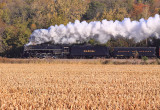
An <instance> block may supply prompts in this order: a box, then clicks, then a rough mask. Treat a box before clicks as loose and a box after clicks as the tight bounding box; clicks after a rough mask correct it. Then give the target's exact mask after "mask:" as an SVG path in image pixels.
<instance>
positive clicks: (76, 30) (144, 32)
mask: <svg viewBox="0 0 160 110" xmlns="http://www.w3.org/2000/svg"><path fill="white" fill-rule="evenodd" d="M111 36H113V37H117V36H122V37H126V38H134V39H135V40H136V41H141V40H144V39H146V38H148V37H150V36H156V37H160V16H159V15H158V14H157V15H155V16H154V17H150V18H148V20H145V19H143V18H142V19H140V20H139V21H131V20H130V18H125V19H124V20H123V21H117V20H116V21H107V20H102V22H100V21H93V22H90V23H87V22H86V21H83V22H80V21H78V20H76V21H75V23H68V24H67V25H66V26H64V25H63V24H61V25H59V26H57V25H55V26H51V27H49V28H48V29H37V30H35V31H34V32H33V33H32V34H31V36H30V39H29V43H28V45H31V44H33V42H34V43H36V44H41V43H45V42H54V43H59V44H63V43H65V44H69V43H76V42H77V41H79V42H84V41H87V40H89V39H91V38H92V39H95V40H97V41H99V42H101V43H105V42H107V41H108V40H109V39H110V37H111Z"/></svg>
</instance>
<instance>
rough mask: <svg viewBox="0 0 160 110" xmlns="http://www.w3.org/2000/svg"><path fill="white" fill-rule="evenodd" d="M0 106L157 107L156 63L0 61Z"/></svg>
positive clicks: (159, 95)
mask: <svg viewBox="0 0 160 110" xmlns="http://www.w3.org/2000/svg"><path fill="white" fill-rule="evenodd" d="M0 107H1V108H0V109H2V110H4V109H11V110H13V109H17V110H24V109H26V110H29V109H30V110H31V109H46V110H47V109H48V110H49V109H50V110H51V109H52V110H55V109H59V110H61V109H63V110H64V109H66V110H67V109H71V110H75V109H76V110H79V109H80V110H84V109H86V110H90V109H101V110H105V109H107V110H110V109H114V110H116V109H117V110H119V109H126V110H129V109H130V110H133V109H139V110H142V109H155V110H156V109H160V66H158V65H101V64H98V65H94V64H83V65H82V64H68V65H67V64H0Z"/></svg>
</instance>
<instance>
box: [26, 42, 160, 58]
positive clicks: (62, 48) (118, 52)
mask: <svg viewBox="0 0 160 110" xmlns="http://www.w3.org/2000/svg"><path fill="white" fill-rule="evenodd" d="M156 53H157V52H156V47H115V48H112V49H111V48H109V47H106V46H100V45H94V46H93V45H53V44H38V45H29V46H25V47H24V57H37V58H46V57H50V58H110V57H113V58H131V57H137V58H141V57H143V56H146V57H149V58H153V57H156V56H157V57H159V55H156Z"/></svg>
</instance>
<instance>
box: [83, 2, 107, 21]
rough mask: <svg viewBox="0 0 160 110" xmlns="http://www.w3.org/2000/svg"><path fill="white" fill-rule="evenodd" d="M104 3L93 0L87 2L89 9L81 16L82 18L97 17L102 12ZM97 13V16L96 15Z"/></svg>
mask: <svg viewBox="0 0 160 110" xmlns="http://www.w3.org/2000/svg"><path fill="white" fill-rule="evenodd" d="M104 9H105V5H104V4H102V3H100V2H98V1H93V2H91V3H90V4H89V9H88V10H87V12H86V13H85V14H84V16H83V18H82V19H83V20H91V19H94V18H95V17H96V18H99V17H100V16H101V15H102V13H103V12H104ZM97 15H98V16H97Z"/></svg>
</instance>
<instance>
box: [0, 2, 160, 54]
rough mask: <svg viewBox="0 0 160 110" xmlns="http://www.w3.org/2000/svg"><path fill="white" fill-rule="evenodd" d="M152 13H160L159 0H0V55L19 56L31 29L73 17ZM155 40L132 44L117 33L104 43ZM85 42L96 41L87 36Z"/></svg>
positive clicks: (113, 17) (136, 17) (116, 17)
mask: <svg viewBox="0 0 160 110" xmlns="http://www.w3.org/2000/svg"><path fill="white" fill-rule="evenodd" d="M155 14H160V0H1V1H0V53H1V54H0V55H3V56H6V57H19V56H20V53H22V50H23V46H24V44H26V43H27V42H28V38H29V37H30V34H31V33H32V32H33V31H34V30H35V29H41V28H48V27H49V26H51V25H60V24H64V25H66V24H67V23H68V22H74V21H75V20H80V21H83V20H86V21H87V22H90V21H95V20H96V21H101V20H103V19H107V20H120V21H121V20H123V19H124V18H125V17H129V18H131V20H139V19H140V18H145V19H147V18H148V17H150V16H154V15H155ZM155 39H156V38H154V37H152V38H149V39H148V40H147V41H146V40H144V41H141V42H139V43H135V41H134V39H127V38H123V37H121V36H120V37H118V38H111V40H109V41H108V42H107V43H106V44H105V45H107V46H109V47H114V46H126V47H129V46H150V45H151V46H159V44H158V43H157V41H158V40H157V39H156V40H155ZM146 42H147V43H146ZM89 43H91V44H95V43H97V42H96V41H94V40H93V39H91V40H90V41H89ZM2 53H3V54H2Z"/></svg>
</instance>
